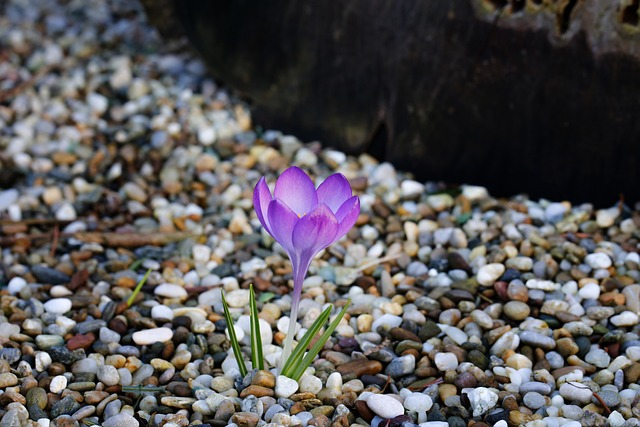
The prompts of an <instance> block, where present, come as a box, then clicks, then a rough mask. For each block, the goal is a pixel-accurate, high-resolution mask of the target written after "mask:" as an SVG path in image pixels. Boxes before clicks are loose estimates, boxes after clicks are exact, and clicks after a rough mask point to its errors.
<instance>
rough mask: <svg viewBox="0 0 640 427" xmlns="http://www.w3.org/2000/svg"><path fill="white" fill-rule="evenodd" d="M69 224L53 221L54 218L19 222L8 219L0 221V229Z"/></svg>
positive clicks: (30, 219) (67, 222)
mask: <svg viewBox="0 0 640 427" xmlns="http://www.w3.org/2000/svg"><path fill="white" fill-rule="evenodd" d="M70 222H71V220H59V219H55V218H29V219H23V220H20V221H13V220H10V219H0V227H2V226H7V225H9V226H11V225H26V226H29V225H49V224H56V225H63V224H69V223H70Z"/></svg>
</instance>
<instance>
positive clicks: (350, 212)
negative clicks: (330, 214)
mask: <svg viewBox="0 0 640 427" xmlns="http://www.w3.org/2000/svg"><path fill="white" fill-rule="evenodd" d="M358 215H360V199H359V198H358V196H353V197H351V198H350V199H348V200H347V201H346V202H344V203H343V204H342V206H340V208H339V209H338V212H336V219H337V220H338V222H339V223H340V226H339V228H338V233H337V234H336V236H335V238H334V240H333V241H334V242H335V241H336V240H338V239H340V238H341V237H342V236H344V235H345V234H347V233H348V232H349V230H351V227H353V226H354V225H355V223H356V221H357V220H358ZM331 243H333V242H331Z"/></svg>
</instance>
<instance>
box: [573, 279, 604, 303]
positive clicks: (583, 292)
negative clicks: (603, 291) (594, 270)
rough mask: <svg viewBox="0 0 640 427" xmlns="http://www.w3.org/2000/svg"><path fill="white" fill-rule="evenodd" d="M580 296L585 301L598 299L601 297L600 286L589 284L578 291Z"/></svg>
mask: <svg viewBox="0 0 640 427" xmlns="http://www.w3.org/2000/svg"><path fill="white" fill-rule="evenodd" d="M578 295H580V296H581V297H582V298H584V299H598V297H599V296H600V285H598V284H597V283H593V282H591V283H587V284H586V285H584V286H583V287H582V288H580V290H579V291H578Z"/></svg>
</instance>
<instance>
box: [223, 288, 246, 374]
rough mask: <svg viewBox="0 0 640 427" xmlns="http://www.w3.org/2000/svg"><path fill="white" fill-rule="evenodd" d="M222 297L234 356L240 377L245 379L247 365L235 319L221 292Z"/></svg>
mask: <svg viewBox="0 0 640 427" xmlns="http://www.w3.org/2000/svg"><path fill="white" fill-rule="evenodd" d="M221 295H222V307H223V308H224V318H225V320H226V321H227V330H228V331H229V341H231V348H232V349H233V355H234V356H235V357H236V361H237V362H238V368H239V369H240V375H242V377H243V378H244V377H245V376H246V375H247V365H245V363H244V358H243V357H242V351H240V343H239V342H238V338H237V337H236V330H235V328H234V327H233V319H232V318H231V313H229V306H228V305H227V300H226V299H225V298H224V292H221Z"/></svg>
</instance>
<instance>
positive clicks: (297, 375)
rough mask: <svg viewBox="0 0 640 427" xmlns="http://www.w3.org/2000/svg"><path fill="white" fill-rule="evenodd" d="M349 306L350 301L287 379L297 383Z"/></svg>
mask: <svg viewBox="0 0 640 427" xmlns="http://www.w3.org/2000/svg"><path fill="white" fill-rule="evenodd" d="M349 304H351V299H349V301H347V303H346V304H345V306H344V307H343V308H342V310H340V313H338V315H337V316H336V318H335V319H333V322H331V324H330V325H329V327H328V328H327V330H326V331H324V334H322V336H321V337H320V338H319V339H318V340H317V341H316V342H315V344H314V345H313V347H311V350H309V352H308V353H307V354H306V356H304V359H302V362H300V364H299V365H297V366H296V369H295V371H294V372H293V375H292V376H291V377H289V378H291V379H292V380H295V381H298V380H299V379H300V377H301V376H302V374H303V373H304V371H305V370H306V369H307V368H308V367H309V365H311V362H313V359H315V357H316V356H317V355H318V353H320V350H322V347H324V344H325V343H326V342H327V340H328V339H329V337H331V334H332V333H333V331H334V330H335V329H336V328H337V327H338V324H339V323H340V321H341V320H342V318H343V317H344V315H345V313H346V312H347V307H349Z"/></svg>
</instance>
